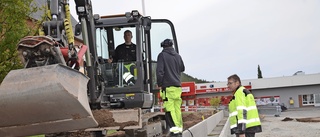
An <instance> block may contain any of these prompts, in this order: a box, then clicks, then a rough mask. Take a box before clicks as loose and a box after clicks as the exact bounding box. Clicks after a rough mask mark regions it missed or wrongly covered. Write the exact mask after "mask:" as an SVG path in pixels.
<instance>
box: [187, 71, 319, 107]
mask: <svg viewBox="0 0 320 137" xmlns="http://www.w3.org/2000/svg"><path fill="white" fill-rule="evenodd" d="M241 83H242V85H243V86H245V87H246V88H247V89H249V90H250V91H251V92H252V93H253V95H254V96H255V99H256V103H257V105H270V104H271V105H272V104H276V105H277V104H284V105H285V106H287V107H289V108H290V107H314V106H320V73H317V74H301V75H294V76H284V77H274V78H262V79H248V80H241ZM182 88H183V93H182V98H183V104H182V106H183V107H186V106H187V107H189V108H190V107H191V108H192V107H198V106H210V99H212V98H214V97H218V98H220V99H221V104H222V105H227V104H228V103H229V100H230V98H231V97H232V93H231V91H230V90H229V89H228V87H227V81H224V82H214V83H200V84H196V83H194V82H183V83H182ZM290 98H291V99H293V102H294V103H293V104H291V105H290V103H289V100H290Z"/></svg>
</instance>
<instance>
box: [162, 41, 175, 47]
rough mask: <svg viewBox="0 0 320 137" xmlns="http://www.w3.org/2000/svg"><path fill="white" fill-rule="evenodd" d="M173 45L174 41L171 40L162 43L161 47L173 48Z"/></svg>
mask: <svg viewBox="0 0 320 137" xmlns="http://www.w3.org/2000/svg"><path fill="white" fill-rule="evenodd" d="M172 45H173V41H172V40H171V39H165V40H164V41H163V42H161V47H171V46H172Z"/></svg>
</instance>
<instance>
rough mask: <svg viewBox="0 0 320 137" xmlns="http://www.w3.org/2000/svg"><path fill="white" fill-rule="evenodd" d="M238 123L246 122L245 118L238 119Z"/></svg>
mask: <svg viewBox="0 0 320 137" xmlns="http://www.w3.org/2000/svg"><path fill="white" fill-rule="evenodd" d="M239 123H247V120H245V119H240V120H238V124H239Z"/></svg>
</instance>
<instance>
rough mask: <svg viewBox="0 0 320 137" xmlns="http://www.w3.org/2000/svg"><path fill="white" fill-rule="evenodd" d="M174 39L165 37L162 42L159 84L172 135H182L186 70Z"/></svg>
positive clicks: (158, 73) (159, 57)
mask: <svg viewBox="0 0 320 137" xmlns="http://www.w3.org/2000/svg"><path fill="white" fill-rule="evenodd" d="M172 46H173V41H172V40H171V39H165V40H164V41H163V42H162V43H161V47H163V50H162V52H161V53H160V54H159V55H158V59H157V61H158V63H157V70H156V71H157V84H158V87H159V88H160V96H161V98H162V100H163V107H164V110H165V117H166V122H167V125H169V128H170V133H171V137H173V136H181V135H182V134H181V133H182V130H183V127H182V126H183V122H182V114H181V108H180V106H181V104H182V99H181V93H182V89H181V80H180V77H181V72H183V71H184V69H185V67H184V63H183V61H182V58H181V56H180V55H179V54H178V53H177V52H176V51H175V50H174V48H173V47H172Z"/></svg>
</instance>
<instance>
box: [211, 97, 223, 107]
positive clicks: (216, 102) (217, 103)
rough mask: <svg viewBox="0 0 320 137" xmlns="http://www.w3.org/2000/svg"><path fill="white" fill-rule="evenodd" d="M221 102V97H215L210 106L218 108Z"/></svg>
mask: <svg viewBox="0 0 320 137" xmlns="http://www.w3.org/2000/svg"><path fill="white" fill-rule="evenodd" d="M220 102H221V98H220V97H213V98H211V99H210V105H211V106H215V107H217V106H219V104H220Z"/></svg>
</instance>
